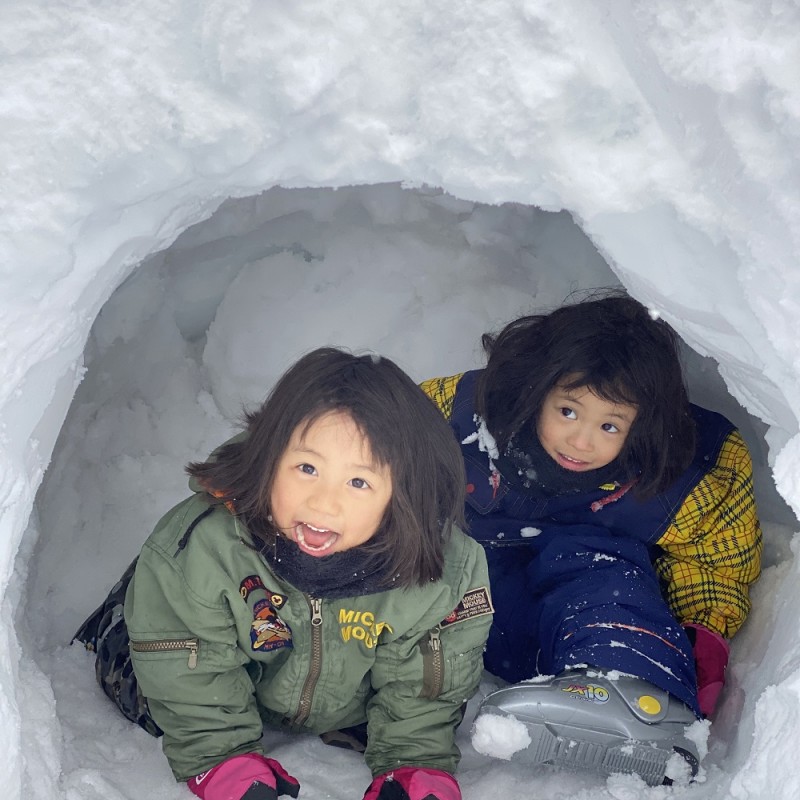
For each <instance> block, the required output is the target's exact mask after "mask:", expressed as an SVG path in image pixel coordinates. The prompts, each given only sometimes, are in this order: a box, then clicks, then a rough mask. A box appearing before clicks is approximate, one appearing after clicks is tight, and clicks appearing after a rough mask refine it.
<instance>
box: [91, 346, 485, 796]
mask: <svg viewBox="0 0 800 800" xmlns="http://www.w3.org/2000/svg"><path fill="white" fill-rule="evenodd" d="M188 472H189V474H190V475H191V476H192V484H193V488H194V490H195V493H194V495H193V496H192V497H190V498H188V499H187V500H185V501H183V502H182V503H180V504H179V505H177V506H176V507H175V508H173V509H172V510H171V511H169V512H168V513H167V514H166V515H165V516H164V517H163V518H162V519H161V521H160V522H159V523H158V525H157V526H156V529H155V530H154V532H153V533H152V534H151V536H150V537H149V538H148V540H147V542H146V543H145V545H144V547H143V549H142V551H141V554H140V556H139V557H138V560H137V563H136V567H135V572H134V574H133V577H132V580H131V582H130V586H129V587H128V590H127V596H126V599H125V604H124V613H125V622H126V624H127V635H128V636H129V640H130V655H131V661H132V665H133V671H134V673H135V678H136V680H137V681H138V690H139V691H140V693H141V695H142V696H143V697H144V698H146V711H147V714H148V715H149V716H150V717H151V719H152V721H154V723H155V724H157V726H158V728H160V730H161V731H163V734H164V739H163V749H164V753H165V755H166V757H167V759H168V761H169V763H170V766H171V768H172V770H173V773H174V774H175V777H176V778H177V779H178V780H181V781H187V782H188V786H189V788H190V789H191V791H192V792H193V793H194V794H195V795H197V796H198V797H200V798H203V800H274V799H275V798H276V797H277V796H278V795H281V794H290V795H292V796H293V797H296V796H297V794H298V791H299V784H298V781H297V780H296V779H295V778H293V777H292V776H290V775H288V774H287V773H286V771H285V770H284V769H283V767H282V766H281V765H280V764H279V763H278V762H277V761H275V760H274V759H272V758H269V757H268V755H267V754H265V753H264V752H263V745H262V742H261V738H262V729H263V726H264V725H265V724H267V725H270V726H278V727H282V728H285V729H288V730H294V731H311V732H315V733H319V734H324V733H325V732H331V731H334V730H341V729H344V728H347V729H352V728H356V729H358V727H359V726H362V727H363V725H364V724H366V732H367V737H366V751H365V758H366V761H367V764H368V766H369V767H370V769H371V770H372V773H373V776H374V780H373V781H372V783H371V785H370V786H369V788H368V789H367V792H366V795H365V798H366V799H367V800H387V798H388V797H389V796H390V795H391V797H392V798H393V800H396V799H397V798H408V800H423V798H431V797H432V798H435V800H459V799H460V796H461V795H460V790H459V787H458V784H457V782H456V780H455V778H454V777H453V772H454V771H455V768H456V765H457V763H458V758H459V752H458V748H457V747H456V745H455V741H454V739H455V729H456V727H457V725H458V724H459V722H460V720H461V717H462V713H463V705H464V702H465V700H466V699H467V698H469V697H470V696H471V695H472V694H473V693H474V692H475V690H476V688H477V686H478V682H479V680H480V676H481V671H482V654H483V647H484V644H485V642H486V637H487V634H488V630H489V625H490V623H491V618H492V610H493V609H492V605H491V600H490V597H489V592H488V575H487V567H486V559H485V556H484V554H483V550H482V548H481V547H480V545H479V544H478V543H477V542H474V541H473V540H472V539H470V538H468V537H467V536H465V535H464V534H463V533H462V532H461V531H460V530H459V528H458V527H457V523H458V522H459V521H460V520H461V519H462V513H463V503H464V494H463V492H464V483H465V481H464V473H463V466H462V459H461V454H460V452H459V448H458V445H457V443H456V442H455V441H454V439H453V437H452V434H451V432H450V430H449V428H448V426H447V423H446V422H445V420H444V419H443V418H442V417H441V415H440V414H439V412H438V411H437V409H436V407H435V406H434V404H433V403H431V402H430V400H429V399H428V398H427V397H425V395H424V394H423V392H422V391H421V390H420V389H419V388H418V387H417V386H416V385H415V384H414V383H413V382H412V381H411V379H410V378H409V377H408V376H407V375H405V373H403V372H402V371H401V370H400V369H399V368H398V367H397V366H396V365H395V364H394V363H393V362H391V361H390V360H388V359H385V358H380V357H377V356H369V355H368V356H361V357H357V356H353V355H350V354H348V353H345V352H343V351H340V350H337V349H333V348H322V349H319V350H316V351H314V352H312V353H310V354H308V355H307V356H305V357H304V358H302V359H301V360H300V361H299V362H298V363H297V364H295V366H294V367H292V368H291V369H289V371H288V372H287V373H286V374H285V375H284V376H283V377H282V378H281V380H280V381H279V382H278V384H277V385H276V387H275V389H274V390H273V392H272V393H271V395H270V396H269V397H268V399H267V400H266V402H265V403H264V404H263V405H262V406H261V408H260V409H258V410H257V411H255V412H254V413H250V414H248V415H247V417H246V432H245V435H243V436H239V437H236V438H235V439H233V440H231V441H230V442H228V443H227V444H225V445H224V446H222V447H221V448H220V449H219V450H218V451H217V452H216V453H215V454H214V455H213V456H212V457H211V458H210V459H209V460H208V461H205V462H202V463H194V464H190V465H189V467H188ZM97 646H98V649H99V650H100V651H101V652H102V642H98V643H97ZM139 721H140V723H141V720H139ZM152 721H151V725H152Z"/></svg>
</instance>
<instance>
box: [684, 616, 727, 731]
mask: <svg viewBox="0 0 800 800" xmlns="http://www.w3.org/2000/svg"><path fill="white" fill-rule="evenodd" d="M683 627H684V628H685V629H686V635H687V636H688V637H689V641H690V642H691V643H692V650H694V663H695V667H696V670H697V702H698V704H699V705H700V711H702V713H703V716H704V717H710V716H711V715H712V714H713V713H714V709H715V708H716V706H717V700H718V699H719V695H720V692H721V691H722V687H723V686H724V685H725V669H726V668H727V666H728V654H729V653H730V648H729V647H728V642H727V641H726V640H725V639H724V638H723V637H722V636H720V635H719V634H718V633H716V632H715V631H710V630H709V629H708V628H704V627H703V626H702V625H696V624H695V623H693V622H690V623H687V624H686V625H684V626H683Z"/></svg>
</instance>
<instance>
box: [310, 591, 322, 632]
mask: <svg viewBox="0 0 800 800" xmlns="http://www.w3.org/2000/svg"><path fill="white" fill-rule="evenodd" d="M311 624H312V625H313V626H314V627H315V628H318V627H319V626H320V625H322V600H320V599H319V598H318V597H312V598H311Z"/></svg>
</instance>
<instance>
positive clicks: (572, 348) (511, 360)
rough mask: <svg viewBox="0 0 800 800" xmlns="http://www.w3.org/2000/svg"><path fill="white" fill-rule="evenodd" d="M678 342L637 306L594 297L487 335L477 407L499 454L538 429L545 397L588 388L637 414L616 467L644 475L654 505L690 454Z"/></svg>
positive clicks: (640, 491)
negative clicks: (562, 390) (517, 436)
mask: <svg viewBox="0 0 800 800" xmlns="http://www.w3.org/2000/svg"><path fill="white" fill-rule="evenodd" d="M677 343H678V338H677V334H676V333H675V332H674V331H673V330H672V328H670V327H669V325H667V323H666V322H664V321H663V320H660V319H658V318H654V317H653V316H651V315H650V313H649V312H648V310H647V309H646V308H645V307H644V306H643V305H642V304H641V303H639V302H637V301H636V300H634V299H633V298H631V297H628V296H627V295H623V294H621V293H618V292H614V291H607V292H603V293H601V294H597V293H595V294H593V295H591V296H589V297H588V298H586V299H583V300H582V301H580V302H576V303H572V304H567V305H564V306H561V307H560V308H557V309H555V310H554V311H551V312H550V313H548V314H536V315H532V316H526V317H521V318H520V319H517V320H514V321H513V322H511V323H509V324H508V325H506V327H505V328H503V330H501V331H500V333H499V334H497V335H492V334H484V336H483V338H482V344H483V347H484V350H485V352H486V353H487V355H488V362H487V365H486V369H485V370H484V371H483V373H482V375H481V377H480V379H479V381H478V384H477V387H476V399H475V402H476V408H477V410H478V413H479V414H480V415H481V416H482V417H483V418H484V420H485V421H486V424H487V426H488V428H489V431H490V432H491V433H492V435H493V436H494V437H495V440H496V441H497V444H498V446H499V447H500V449H501V450H502V449H504V448H505V446H506V445H507V444H508V441H509V439H510V438H511V436H513V435H514V433H516V432H517V431H519V430H522V429H523V428H525V426H529V425H533V426H535V425H536V423H537V421H538V418H539V413H540V411H541V408H542V404H543V402H544V398H545V396H546V395H547V393H548V392H549V391H550V390H551V389H552V388H553V387H555V386H557V385H561V386H564V387H565V388H567V389H576V388H578V387H581V386H586V387H588V388H589V389H591V391H592V392H594V394H596V395H597V396H598V397H601V398H602V399H604V400H608V401H609V402H612V403H625V404H628V405H634V406H636V407H637V414H636V419H635V420H634V423H633V426H632V427H631V430H630V432H629V433H628V436H627V438H626V440H625V445H624V447H623V449H622V451H621V453H620V454H619V456H618V459H619V461H620V470H621V473H622V474H624V475H634V474H636V475H638V476H639V479H638V482H637V485H636V488H635V492H636V494H637V495H639V496H640V497H641V498H648V497H652V496H654V495H655V494H658V493H659V492H661V491H664V490H665V489H666V488H667V487H668V486H669V485H670V484H671V483H672V482H673V481H674V480H675V479H676V478H677V477H678V475H679V474H680V473H681V472H682V471H683V470H684V469H686V467H687V466H688V464H689V462H690V461H691V458H692V456H693V454H694V446H695V430H694V422H693V420H692V417H691V416H690V411H689V400H688V397H687V394H686V387H685V385H684V382H683V374H682V370H681V364H680V358H679V355H678V344H677Z"/></svg>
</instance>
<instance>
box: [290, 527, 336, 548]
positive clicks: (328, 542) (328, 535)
mask: <svg viewBox="0 0 800 800" xmlns="http://www.w3.org/2000/svg"><path fill="white" fill-rule="evenodd" d="M338 538H339V534H338V533H336V531H331V530H328V529H327V528H317V527H315V526H314V525H309V524H308V523H307V522H298V523H297V525H295V527H294V540H295V543H296V544H297V546H298V547H299V548H300V549H301V550H302V551H303V552H304V553H308V554H309V555H311V556H324V555H325V554H326V553H327V552H328V551H329V550H330V549H331V547H333V545H334V544H335V542H336V540H337V539H338Z"/></svg>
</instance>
